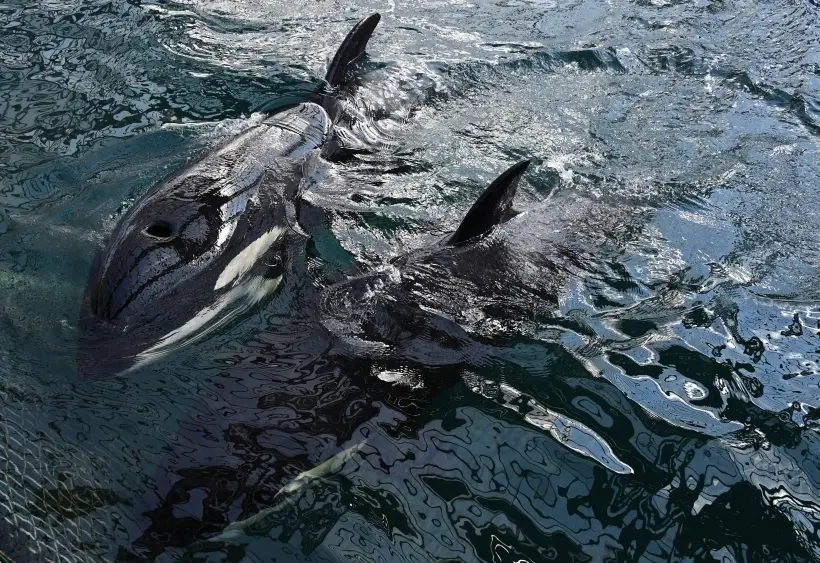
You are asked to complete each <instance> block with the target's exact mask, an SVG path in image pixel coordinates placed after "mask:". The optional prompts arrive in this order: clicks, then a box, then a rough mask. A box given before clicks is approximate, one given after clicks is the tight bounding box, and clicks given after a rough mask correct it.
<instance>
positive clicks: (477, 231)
mask: <svg viewBox="0 0 820 563" xmlns="http://www.w3.org/2000/svg"><path fill="white" fill-rule="evenodd" d="M529 165H530V161H529V160H522V161H521V162H519V163H518V164H514V165H512V166H510V167H509V168H508V169H507V170H505V171H504V173H503V174H501V176H499V177H498V178H496V179H495V180H493V183H492V184H490V185H489V186H488V187H487V189H486V190H484V193H482V194H481V195H480V196H479V198H478V199H477V200H476V202H475V203H474V204H473V206H472V207H471V208H470V210H469V211H468V212H467V215H465V216H464V219H462V220H461V224H460V225H459V226H458V229H456V232H455V233H453V236H451V237H450V239H449V240H448V241H447V244H459V243H461V242H464V241H465V240H469V239H471V238H473V237H477V236H479V235H483V234H484V233H486V232H487V231H489V230H490V229H491V228H493V227H494V226H495V225H498V224H499V223H503V222H504V221H506V220H507V219H509V218H510V214H511V212H512V203H513V198H514V197H515V190H516V188H518V180H520V179H521V175H522V174H524V171H525V170H526V169H527V166H529Z"/></svg>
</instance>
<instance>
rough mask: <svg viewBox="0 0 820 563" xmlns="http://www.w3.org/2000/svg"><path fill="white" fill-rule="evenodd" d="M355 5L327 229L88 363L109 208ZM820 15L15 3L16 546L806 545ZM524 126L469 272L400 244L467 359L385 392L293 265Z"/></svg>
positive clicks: (3, 202) (376, 245) (5, 96)
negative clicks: (346, 145) (166, 326)
mask: <svg viewBox="0 0 820 563" xmlns="http://www.w3.org/2000/svg"><path fill="white" fill-rule="evenodd" d="M373 11H378V12H381V13H382V15H383V19H382V22H381V24H380V27H379V29H378V30H377V31H376V34H375V36H374V38H373V40H372V41H371V43H370V47H369V51H368V52H369V55H368V58H367V60H366V61H365V62H364V63H363V67H362V69H361V76H360V77H359V78H358V82H359V88H358V90H357V92H356V94H355V99H353V100H351V101H350V103H351V104H353V106H355V107H356V108H358V111H360V112H361V113H362V114H366V115H369V116H370V117H371V119H372V121H371V122H368V123H367V124H366V125H365V126H362V127H361V128H360V129H359V130H358V131H357V132H356V133H357V135H359V136H360V137H361V138H362V139H363V140H364V141H366V142H368V143H370V144H371V145H373V146H376V147H377V150H376V151H375V152H373V153H371V154H367V155H362V156H359V157H357V158H354V159H352V160H349V161H346V162H344V163H336V164H332V165H330V166H329V169H328V170H327V172H326V174H325V177H324V179H323V181H322V182H320V183H319V184H318V185H316V186H314V187H313V189H312V190H311V191H310V193H308V194H306V199H307V200H308V201H309V202H310V204H311V205H312V206H313V207H314V208H315V209H323V210H325V213H326V216H327V217H329V218H330V224H329V227H330V229H329V230H328V232H327V234H326V236H324V237H323V238H317V239H316V240H315V241H314V242H313V243H312V244H311V247H310V252H309V257H308V261H307V266H308V267H307V268H306V271H305V275H304V276H303V277H302V278H300V279H296V280H291V281H290V283H289V285H288V288H289V289H287V291H283V292H282V293H281V294H280V295H278V296H276V297H274V298H272V299H271V300H270V301H268V302H265V303H264V305H263V306H260V307H259V308H258V309H257V310H255V311H254V312H253V314H252V315H250V316H248V317H247V318H246V319H245V320H243V321H242V322H241V323H236V324H234V325H232V326H230V327H227V328H225V329H224V330H222V331H221V332H219V333H218V334H214V335H210V336H209V338H207V339H206V340H204V341H202V342H200V343H197V344H196V345H195V346H192V347H191V348H190V349H189V350H185V351H182V352H180V353H179V354H174V355H172V356H171V357H169V358H166V359H165V360H163V361H161V362H158V363H156V364H152V365H150V366H147V367H145V368H143V369H140V370H137V371H135V372H133V373H130V374H128V376H125V377H117V378H113V379H104V380H99V381H84V380H80V379H79V378H78V377H77V375H76V368H75V365H74V358H75V353H76V342H77V331H76V322H77V315H78V311H79V306H80V301H81V299H82V292H83V288H84V285H85V281H86V276H87V273H88V269H89V265H90V263H91V258H92V256H93V254H94V252H95V250H96V249H97V248H99V247H100V246H101V244H102V243H103V241H104V240H105V238H106V236H107V235H108V234H109V233H110V231H111V229H112V228H113V225H114V224H115V223H116V221H117V220H118V218H119V217H121V216H122V214H123V213H124V212H125V210H126V209H128V207H129V205H131V203H132V202H133V201H135V199H136V198H138V197H139V196H140V195H141V194H143V193H145V191H146V190H147V189H148V188H150V187H151V186H152V185H153V184H154V183H156V182H157V181H158V180H160V179H162V178H163V177H165V176H166V175H168V174H169V173H170V172H172V171H173V170H175V169H176V168H178V167H179V166H181V165H182V164H183V163H185V162H186V161H187V160H189V159H191V158H193V157H195V156H196V155H198V154H201V153H202V151H203V150H207V149H208V147H212V146H214V145H215V144H217V143H218V142H219V141H220V140H222V139H224V138H226V137H227V136H229V135H232V134H235V133H237V132H239V131H241V130H242V129H243V127H246V126H247V125H246V124H247V120H249V119H251V120H252V119H254V116H255V115H257V114H258V112H260V111H265V110H269V109H271V108H275V107H277V106H278V105H283V104H287V103H292V102H294V101H299V100H302V99H304V98H305V97H307V96H308V95H309V94H310V93H311V92H312V91H313V90H314V89H315V88H317V87H318V85H319V84H320V80H321V77H322V76H323V75H324V71H325V69H326V67H327V64H328V61H329V60H330V57H332V55H333V52H334V51H335V49H336V47H337V46H338V44H339V42H340V41H341V39H342V37H343V36H344V34H345V33H346V32H347V30H348V29H349V28H350V27H351V26H352V25H353V23H354V22H355V21H356V20H358V19H359V18H361V17H363V16H365V15H367V14H369V13H370V12H373ZM819 20H820V6H819V5H818V4H817V2H816V1H815V0H800V1H794V2H789V1H786V0H773V1H769V2H753V1H743V0H688V1H679V0H635V1H631V2H630V1H627V0H611V1H609V2H601V1H593V0H573V1H563V0H562V1H550V0H540V1H525V0H503V1H499V2H484V1H483V0H477V1H476V2H467V1H455V0H454V1H451V2H437V1H434V0H430V1H426V2H424V1H422V2H410V3H398V4H397V3H393V2H387V3H385V2H379V1H373V2H359V3H358V4H350V3H346V4H339V3H334V2H326V1H324V0H318V1H314V2H309V3H308V2H304V3H302V2H283V3H276V2H261V3H260V2H249V1H247V0H240V1H235V2H226V1H222V2H219V1H216V2H199V1H198V0H193V1H190V2H163V1H158V2H149V1H140V0H129V1H118V0H115V1H114V2H101V1H90V0H74V1H65V2H48V1H41V2H36V3H35V2H30V1H26V0H23V2H18V1H16V0H12V2H11V3H5V4H0V517H1V518H0V551H2V552H3V553H5V556H7V557H8V558H9V559H11V560H13V561H15V562H24V561H65V562H73V561H111V560H118V561H182V560H184V561H386V562H387V561H391V562H392V561H407V562H410V561H413V562H418V561H498V562H502V561H504V562H506V561H510V562H512V561H532V562H541V561H551V560H554V561H560V562H564V561H579V562H581V561H664V562H672V561H680V562H683V561H725V562H730V561H817V560H820V435H818V424H819V423H820V389H818V383H820V370H818V364H817V362H818V355H819V354H820V285H818V282H820V229H818V224H817V217H818V216H820V189H818V188H820V179H819V178H820V155H818V138H819V137H818V135H820V48H818V45H820V38H819V37H818V34H820V31H818V30H820V27H818V23H819ZM522 158H531V159H533V163H532V165H531V166H530V168H529V170H528V172H527V174H526V175H525V177H524V180H523V181H522V183H521V186H520V188H519V194H518V197H517V206H518V208H520V209H522V210H525V211H526V212H525V213H523V214H521V215H519V216H517V217H516V218H515V219H513V220H512V221H510V222H509V223H507V224H505V225H504V226H503V228H500V229H498V230H497V232H496V233H494V235H493V237H491V239H489V240H487V241H484V242H483V243H482V245H483V246H480V247H479V248H477V249H476V251H475V252H476V254H475V256H474V257H473V258H472V259H468V260H466V262H467V264H468V266H469V267H467V266H465V267H464V268H462V270H460V275H449V274H447V273H446V272H445V273H442V272H441V271H437V270H436V269H435V268H429V269H426V270H425V269H421V270H419V271H418V272H417V273H416V276H417V282H418V283H417V289H416V291H417V298H418V301H419V302H420V303H422V304H425V306H426V307H427V309H428V310H429V311H438V312H439V313H440V314H441V315H445V316H448V315H449V316H450V317H451V318H453V319H455V320H456V321H457V322H458V323H459V324H460V325H461V326H462V327H464V329H465V330H466V331H467V333H468V334H469V335H470V338H472V339H474V341H475V346H476V347H477V348H476V349H480V350H482V351H483V352H482V354H483V355H481V358H482V359H481V360H480V361H479V360H476V361H468V360H465V361H464V362H463V364H464V365H459V366H458V367H457V368H453V370H455V371H454V372H450V373H455V372H457V373H458V377H457V378H456V381H455V382H454V383H452V384H449V385H441V386H440V387H441V388H440V389H439V388H437V389H436V390H435V393H433V394H432V396H429V395H430V394H428V395H425V396H424V397H412V396H401V397H399V396H396V395H394V394H390V393H384V392H382V387H380V386H379V385H375V384H374V379H373V374H372V373H365V374H362V373H360V372H361V370H360V369H358V367H357V366H355V365H353V366H351V365H347V364H345V363H344V362H337V361H334V360H333V359H332V358H328V357H326V355H325V354H324V350H325V349H326V348H325V345H324V343H323V342H322V341H321V339H320V338H319V337H318V336H317V334H316V332H315V330H314V328H313V326H314V323H313V322H312V321H311V319H312V315H313V313H312V310H313V308H312V307H311V305H310V304H311V303H314V302H315V299H314V297H313V295H314V294H315V293H316V292H317V291H318V290H321V288H323V287H325V286H327V285H328V284H329V283H331V282H332V281H334V280H338V279H342V278H344V277H345V276H347V275H350V273H351V272H356V271H362V272H364V271H367V270H369V269H370V268H375V267H378V266H380V265H382V264H386V263H387V262H388V261H389V260H390V259H391V258H393V257H395V256H398V255H400V254H403V253H406V252H408V251H410V250H414V249H419V248H422V247H424V246H425V245H426V244H429V243H430V242H431V241H433V240H435V239H436V237H439V236H441V235H442V234H444V233H446V232H449V231H452V230H453V229H454V228H455V227H456V226H457V224H458V221H459V218H460V217H461V216H462V215H463V213H464V212H465V211H466V210H467V209H468V208H469V206H470V205H471V203H472V201H473V200H474V199H475V198H476V197H477V196H478V194H479V193H480V192H481V190H482V188H483V186H484V185H486V183H487V182H489V181H490V180H492V178H494V177H495V176H496V175H497V174H498V173H500V172H501V171H502V170H503V169H504V168H505V167H507V166H509V165H510V164H512V163H513V162H515V161H517V160H520V159H522ZM494 245H495V246H494ZM493 249H494V250H493ZM491 250H493V252H491ZM488 255H491V256H496V257H500V258H499V259H498V261H496V262H494V261H492V260H489V259H485V257H486V256H488ZM437 314H438V313H437ZM432 361H433V360H432V359H431V362H432ZM416 369H421V370H424V369H427V368H425V367H424V366H422V367H421V368H418V367H417V368H416ZM429 369H430V370H434V369H435V368H434V367H430V368H429ZM365 371H366V370H365ZM308 470H313V471H312V472H311V473H310V474H309V475H302V476H301V477H299V478H297V476H299V475H300V474H302V473H303V472H306V471H308ZM294 479H295V481H294ZM283 487H284V489H283ZM277 493H279V494H278V495H277ZM2 557H3V556H2V555H0V559H2Z"/></svg>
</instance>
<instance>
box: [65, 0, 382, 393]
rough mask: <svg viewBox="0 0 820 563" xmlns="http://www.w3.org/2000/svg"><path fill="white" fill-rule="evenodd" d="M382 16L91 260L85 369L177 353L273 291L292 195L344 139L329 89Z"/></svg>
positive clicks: (83, 334) (282, 266)
mask: <svg viewBox="0 0 820 563" xmlns="http://www.w3.org/2000/svg"><path fill="white" fill-rule="evenodd" d="M379 19H380V16H379V14H373V15H371V16H369V17H367V18H365V19H363V20H361V21H360V22H359V23H358V24H357V25H356V26H355V27H354V28H353V29H352V30H351V31H350V33H348V35H347V37H346V38H345V40H344V41H343V43H342V45H341V46H340V47H339V50H338V51H337V53H336V55H335V57H334V59H333V60H332V62H331V64H330V67H329V69H328V72H327V76H326V78H325V81H326V83H327V85H326V87H325V89H323V91H321V92H319V93H317V94H316V95H315V96H314V97H313V98H312V99H311V101H308V102H305V103H300V104H298V105H296V106H293V107H290V108H287V109H284V110H282V111H279V112H277V113H275V114H273V115H270V116H268V117H267V118H266V119H264V120H263V121H262V122H261V123H258V124H256V125H254V126H252V127H251V128H249V129H248V130H247V131H245V132H243V133H241V134H240V135H238V136H237V137H235V138H233V139H231V140H229V141H228V142H227V143H226V144H224V145H223V146H222V147H220V148H219V149H217V150H215V151H214V152H211V153H209V154H207V155H206V156H205V157H203V158H202V159H200V160H199V161H198V162H195V163H194V164H192V165H190V166H188V167H187V168H184V169H183V170H181V171H179V172H177V173H175V174H174V175H172V176H171V177H170V178H168V179H167V180H165V181H163V182H161V183H160V184H158V185H157V186H155V187H154V188H153V189H152V190H151V191H150V192H149V193H148V194H147V195H145V196H144V197H143V198H142V199H141V200H139V201H138V202H137V203H136V204H135V205H134V206H133V208H132V209H130V211H129V212H128V213H127V214H126V216H125V217H124V218H123V219H122V220H121V221H120V223H119V224H118V225H117V227H116V228H115V231H114V232H113V234H112V235H111V237H110V239H109V241H108V243H107V244H106V246H105V248H104V249H103V250H102V251H101V252H99V253H98V254H97V256H96V257H95V259H94V262H93V265H92V268H91V272H90V274H89V279H88V283H87V286H86V290H85V295H84V298H83V305H82V310H81V314H80V320H79V323H78V324H79V330H80V348H79V351H78V357H77V363H78V369H79V372H80V375H81V376H82V377H99V376H103V375H110V374H113V373H119V372H122V371H126V370H128V369H130V368H131V367H133V366H135V365H139V364H140V363H143V362H147V361H150V360H151V359H152V358H154V357H156V356H159V355H162V354H164V353H167V352H168V351H170V350H173V349H176V348H178V347H180V346H182V345H184V344H186V343H188V342H191V341H192V340H194V339H196V338H198V337H201V336H202V335H203V334H205V333H207V332H208V331H209V330H211V329H213V328H215V327H216V326H219V325H220V324H222V323H225V322H227V321H229V320H230V319H231V318H234V317H236V316H237V315H238V314H240V313H241V312H242V311H243V310H245V309H247V308H248V307H250V306H252V305H254V304H255V303H258V302H259V301H260V300H262V299H263V298H265V297H266V296H268V295H270V294H272V293H274V292H275V291H276V290H277V288H278V287H280V285H281V284H282V281H283V277H284V276H285V275H286V274H287V269H288V260H287V256H286V253H287V249H288V248H289V244H288V243H289V240H290V239H292V238H293V237H299V236H304V235H302V234H301V233H300V231H299V229H298V228H296V220H295V217H294V206H293V201H294V200H295V199H296V198H297V197H298V196H299V194H300V191H301V189H302V187H303V184H304V181H305V179H306V177H307V176H308V175H309V174H310V171H311V169H312V167H314V166H315V165H316V161H317V159H320V158H322V157H323V156H324V157H332V156H333V154H332V152H333V151H338V150H339V149H340V145H339V143H338V142H334V141H336V138H335V136H334V130H333V129H334V128H333V125H334V120H335V119H338V117H339V114H340V109H339V103H338V101H337V99H336V97H335V96H334V95H333V93H334V91H335V89H336V88H338V87H339V86H341V85H342V84H343V82H344V80H345V76H346V74H347V72H348V71H349V69H350V67H351V65H352V63H354V62H355V61H356V60H357V59H358V58H359V57H360V56H361V55H362V53H363V52H364V49H365V47H366V45H367V42H368V40H369V38H370V36H371V35H372V33H373V31H374V29H375V27H376V25H377V24H378V22H379Z"/></svg>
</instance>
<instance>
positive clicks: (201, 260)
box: [77, 191, 285, 377]
mask: <svg viewBox="0 0 820 563" xmlns="http://www.w3.org/2000/svg"><path fill="white" fill-rule="evenodd" d="M235 203H236V202H235V201H233V200H227V201H206V200H205V199H204V198H198V199H185V198H177V197H171V196H167V195H166V196H162V193H161V191H160V192H159V193H155V195H153V196H149V197H147V198H146V199H145V200H143V201H142V202H140V203H138V204H137V206H136V207H135V208H134V209H133V210H132V211H131V212H130V213H129V214H128V215H127V216H126V217H125V218H124V219H123V221H122V222H121V223H120V224H119V226H118V227H117V228H116V230H115V231H114V233H113V235H112V236H111V238H110V240H109V241H108V243H107V245H106V246H105V248H103V250H101V251H100V252H99V253H98V255H97V257H96V258H95V260H94V263H93V265H92V268H91V271H90V274H89V278H88V282H87V285H86V290H85V296H84V299H83V305H82V309H81V314H80V320H79V323H78V325H79V331H80V350H79V353H78V357H77V360H78V368H79V371H80V375H81V377H100V376H104V375H110V374H113V373H118V372H121V371H122V370H123V368H124V367H128V366H130V365H132V364H133V363H135V362H136V361H138V360H140V359H141V358H142V356H143V355H144V354H143V353H144V352H146V351H147V352H150V353H153V352H155V351H156V349H157V346H159V347H160V348H163V349H167V348H169V347H171V348H173V347H177V346H179V345H181V344H182V343H184V342H189V341H191V340H192V339H194V337H198V336H201V335H202V334H204V332H206V331H207V330H208V329H209V328H212V327H213V326H214V325H215V323H216V324H218V323H221V322H223V321H224V319H226V318H227V317H230V315H229V313H231V312H235V310H236V309H237V307H236V305H237V304H240V303H243V304H246V305H247V304H248V302H249V301H252V302H256V301H258V300H259V299H261V297H262V296H263V294H267V293H270V292H271V291H273V289H275V288H276V286H277V285H278V284H279V282H280V281H281V279H282V269H283V262H284V238H285V234H284V231H285V228H284V226H283V225H284V223H285V222H284V220H283V218H282V217H280V216H279V215H281V213H277V212H276V208H277V206H275V205H273V206H271V207H272V208H265V209H264V210H261V211H259V210H257V211H258V212H257V211H253V210H252V209H251V207H253V206H254V204H253V203H251V202H247V201H246V202H244V205H243V209H242V210H241V212H239V213H237V212H235V210H233V208H232V207H231V206H234V205H235ZM226 209H227V211H226ZM259 264H263V271H262V272H261V273H260V268H259ZM251 274H253V276H252V275H251ZM251 278H253V279H251Z"/></svg>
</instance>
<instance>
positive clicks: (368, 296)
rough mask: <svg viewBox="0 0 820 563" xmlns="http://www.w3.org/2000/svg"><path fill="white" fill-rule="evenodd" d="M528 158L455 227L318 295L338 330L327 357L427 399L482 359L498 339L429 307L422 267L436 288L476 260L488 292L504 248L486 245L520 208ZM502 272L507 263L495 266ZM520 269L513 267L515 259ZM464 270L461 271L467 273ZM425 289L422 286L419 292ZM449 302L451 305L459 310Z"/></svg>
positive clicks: (328, 324)
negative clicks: (516, 203) (517, 201)
mask: <svg viewBox="0 0 820 563" xmlns="http://www.w3.org/2000/svg"><path fill="white" fill-rule="evenodd" d="M529 165H530V160H523V161H520V162H517V163H516V164H514V165H512V166H510V167H509V168H508V169H506V170H505V171H504V172H503V173H502V174H501V175H499V176H498V177H497V178H496V179H495V180H494V181H493V182H492V183H491V184H489V186H487V188H486V189H485V190H484V191H483V192H482V193H481V195H480V196H479V197H478V199H477V200H476V201H475V203H474V204H473V205H472V207H471V208H470V209H469V211H468V212H467V213H466V214H465V216H464V217H463V219H462V220H461V222H460V223H459V224H458V227H457V228H456V230H455V231H454V232H453V233H452V234H449V235H447V236H445V237H443V238H442V239H441V240H439V241H437V242H436V243H434V244H432V245H429V246H427V247H425V248H422V249H421V250H418V251H413V252H408V253H405V254H401V255H399V256H397V257H396V258H394V259H393V260H391V261H390V262H389V263H388V264H386V265H385V266H384V267H382V268H379V269H377V270H375V271H370V272H367V273H365V274H363V275H359V276H355V277H351V278H348V279H347V280H344V281H342V282H339V283H336V284H334V285H332V286H330V287H328V288H326V289H325V290H324V291H323V292H322V295H321V296H320V302H319V310H320V313H319V315H320V322H321V323H322V325H323V326H324V327H325V329H326V330H328V331H329V333H330V334H332V342H333V344H332V346H331V348H330V350H329V356H331V357H334V358H336V359H337V361H341V362H342V363H345V362H346V361H348V360H352V362H351V363H349V364H348V365H349V366H350V368H351V370H353V371H355V370H357V369H358V370H359V371H361V368H362V367H363V366H365V373H364V374H363V376H364V377H365V378H366V379H367V380H368V385H379V384H380V383H381V384H382V392H386V393H388V394H395V393H399V395H405V396H406V397H408V398H410V399H411V400H413V401H418V400H420V401H421V402H422V403H423V402H424V397H427V398H430V397H431V396H434V395H435V394H436V393H437V392H438V391H440V390H441V389H443V388H445V387H448V386H449V385H451V384H452V383H453V382H454V381H455V380H457V379H458V378H459V377H460V376H461V375H462V373H461V370H460V367H464V366H475V365H477V364H480V363H482V362H483V361H485V360H486V359H487V358H488V357H490V356H492V355H493V353H494V352H496V351H497V350H494V346H493V345H491V344H490V345H488V344H487V343H485V342H480V341H478V340H476V339H475V338H474V337H473V336H472V335H471V334H469V332H468V331H467V330H466V329H465V328H464V326H463V325H462V324H461V323H460V322H459V321H458V320H457V319H454V318H453V315H452V314H451V312H448V311H445V310H443V309H444V308H445V307H440V306H437V305H434V306H432V307H431V306H428V305H427V304H425V303H424V302H423V300H422V299H420V298H419V295H420V294H423V293H424V292H425V288H420V284H419V282H420V276H419V275H418V274H419V273H420V272H423V271H424V270H425V269H430V268H432V270H431V271H432V272H433V275H434V277H436V278H437V283H436V284H435V285H436V286H440V285H441V282H442V281H443V282H445V283H446V281H447V280H448V279H449V278H452V277H456V276H458V275H459V269H462V270H463V269H464V267H465V266H471V265H474V264H476V263H477V264H478V266H477V270H476V271H475V272H470V273H469V274H468V276H469V277H472V278H473V279H474V280H475V281H477V282H478V281H479V280H481V279H484V280H485V281H487V282H489V286H488V287H486V288H480V287H478V286H477V289H479V290H480V291H482V292H483V293H486V294H488V295H490V296H492V295H493V294H495V293H497V292H498V288H497V287H492V283H493V280H494V279H495V278H494V277H493V276H492V275H491V274H492V272H491V270H492V269H493V264H492V262H494V261H498V260H499V256H500V255H503V252H502V253H500V252H498V249H497V248H496V247H494V246H493V245H486V244H482V243H483V242H484V239H485V238H487V237H488V236H489V235H491V234H492V232H493V230H494V228H495V227H496V226H498V225H501V224H502V223H505V222H507V221H508V220H510V219H512V218H513V217H515V216H516V215H518V212H517V211H516V210H515V209H514V208H513V200H514V198H515V195H516V191H517V189H518V184H519V182H520V180H521V177H522V176H523V175H524V172H525V171H526V170H527V168H528V166H529ZM496 265H497V266H499V267H500V268H499V271H501V272H503V271H506V270H507V269H509V267H510V266H511V265H509V264H496ZM512 267H514V265H512ZM461 273H462V274H463V272H461ZM420 289H421V291H420ZM454 305H455V304H452V303H451V304H450V308H457V307H458V306H457V305H455V306H454Z"/></svg>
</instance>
